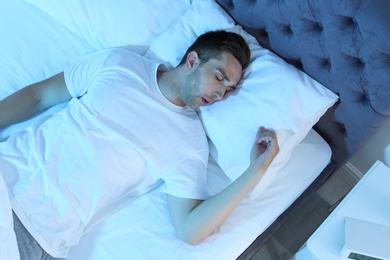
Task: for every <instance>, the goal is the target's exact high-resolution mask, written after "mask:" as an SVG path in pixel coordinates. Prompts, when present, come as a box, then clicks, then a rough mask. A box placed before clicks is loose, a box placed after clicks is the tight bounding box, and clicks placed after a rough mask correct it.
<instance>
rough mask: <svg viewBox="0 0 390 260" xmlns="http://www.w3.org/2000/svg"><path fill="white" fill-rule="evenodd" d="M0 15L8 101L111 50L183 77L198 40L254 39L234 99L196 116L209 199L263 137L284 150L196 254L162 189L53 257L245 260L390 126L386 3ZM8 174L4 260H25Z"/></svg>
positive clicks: (109, 6)
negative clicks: (218, 36)
mask: <svg viewBox="0 0 390 260" xmlns="http://www.w3.org/2000/svg"><path fill="white" fill-rule="evenodd" d="M1 2H2V8H1V10H0V19H1V23H0V34H1V36H2V41H1V42H0V47H1V48H0V49H1V56H2V60H1V62H0V68H1V69H0V71H1V73H0V86H1V87H0V99H2V98H4V97H6V96H8V95H10V94H11V93H13V92H15V91H16V90H18V89H20V88H22V87H24V86H26V85H28V84H31V83H34V82H37V81H39V80H43V79H45V78H47V77H49V76H51V75H54V74H56V73H58V72H60V71H62V69H63V65H64V63H65V62H66V61H67V60H69V59H72V58H74V57H77V56H80V55H84V54H88V53H91V52H94V51H98V50H102V49H105V48H114V47H118V48H126V49H129V50H131V51H133V52H136V53H138V54H140V55H144V56H146V57H147V58H150V59H154V60H158V61H160V62H161V63H164V65H165V66H166V67H168V68H169V67H174V66H175V65H177V64H178V62H179V59H180V58H181V56H182V55H183V53H184V51H185V49H186V48H187V47H188V46H189V44H190V43H191V42H192V41H193V40H194V39H195V38H196V37H197V36H198V35H200V34H202V33H203V32H205V31H209V30H217V29H224V30H229V31H233V32H236V33H239V34H241V35H242V36H243V37H244V38H245V39H246V41H247V42H248V45H249V46H250V48H251V51H252V58H251V64H250V66H249V67H248V69H247V70H246V71H245V73H244V75H243V80H242V82H241V83H240V85H241V87H240V88H239V90H238V91H237V92H236V93H233V94H232V95H230V96H229V97H228V98H227V99H226V100H224V101H223V102H219V103H217V104H214V105H213V106H210V107H207V108H203V109H201V111H200V118H201V120H202V122H203V125H204V128H205V131H206V133H207V135H208V137H209V141H210V142H209V144H210V159H209V165H208V176H207V182H208V190H209V193H210V195H213V194H215V193H217V192H218V191H220V190H221V189H223V188H224V187H226V186H227V185H228V184H229V183H230V182H231V181H233V180H234V179H235V178H237V177H238V175H239V173H240V172H242V169H244V168H245V167H246V166H247V165H248V159H247V158H248V156H247V155H248V152H249V148H248V146H250V144H251V142H252V139H253V136H254V135H253V133H254V131H256V130H255V129H256V127H257V126H258V125H259V124H263V125H266V126H270V127H273V128H274V129H275V130H276V132H277V135H278V139H279V142H280V147H281V151H280V153H279V155H278V157H277V158H275V161H274V162H273V164H272V165H271V167H270V169H269V170H267V172H266V175H265V176H264V178H263V179H262V180H261V182H259V184H258V185H257V186H256V187H255V188H254V189H253V190H252V191H251V192H250V193H249V194H248V196H247V197H246V198H245V199H244V200H243V201H242V202H241V204H240V205H239V207H238V208H237V209H236V210H235V211H234V212H233V214H232V215H231V216H230V217H229V218H228V219H227V220H226V221H225V223H224V224H223V225H221V226H220V227H219V228H218V229H217V230H215V231H214V232H213V233H212V234H211V236H210V237H209V238H207V239H206V240H205V241H204V242H203V243H201V244H200V245H198V246H190V245H188V244H185V243H184V242H182V241H181V240H179V239H178V238H177V237H176V235H175V232H174V229H173V226H172V223H171V220H170V217H169V213H168V210H167V207H166V202H165V195H164V194H163V193H161V192H160V191H159V189H158V188H157V189H155V190H152V191H150V192H148V193H147V194H144V195H142V196H139V197H136V198H134V197H129V196H127V197H126V196H124V197H121V198H118V200H117V201H116V202H115V203H113V204H112V206H111V207H110V208H107V209H106V210H105V211H103V212H100V214H99V215H96V216H94V217H93V218H92V219H90V220H89V222H88V224H87V225H86V226H85V227H84V229H83V231H82V234H81V235H80V239H79V240H78V241H75V242H74V243H73V244H72V245H68V246H64V247H62V248H60V249H58V251H60V252H63V253H64V255H66V258H67V259H94V260H96V259H129V258H131V259H237V258H239V259H249V258H250V257H251V256H252V255H253V254H254V252H256V251H257V250H258V249H259V248H261V246H263V245H264V243H265V242H266V241H267V239H269V238H270V237H271V236H272V234H273V233H274V232H275V231H276V230H277V229H278V228H279V227H280V225H282V224H283V223H284V222H285V221H286V220H287V219H288V218H289V217H290V216H291V214H292V212H293V211H294V209H296V208H297V206H298V205H300V204H301V203H302V202H303V201H304V200H305V198H307V196H308V195H309V194H310V193H312V192H314V191H315V190H316V189H318V188H319V187H320V186H321V184H323V182H324V181H325V180H326V179H327V178H328V177H329V176H330V175H331V174H332V173H334V172H335V171H336V170H337V169H338V168H340V167H341V166H342V165H343V164H344V163H345V162H347V160H348V159H349V158H350V157H351V156H353V154H354V153H355V152H356V151H357V150H358V149H359V148H360V147H361V146H362V145H363V144H364V143H366V142H367V141H368V140H369V139H370V137H371V136H373V135H374V134H375V133H376V132H377V131H378V129H379V128H380V127H381V126H382V125H383V124H384V122H385V121H386V120H388V119H389V116H390V103H389V102H388V100H389V98H390V89H389V84H390V73H389V72H390V69H389V68H390V44H389V42H388V40H387V39H390V31H389V30H388V29H387V28H388V25H390V21H389V18H388V15H387V14H388V13H389V11H390V4H389V2H387V1H384V0H383V1H379V0H377V1H367V0H366V1H353V2H351V1H321V2H318V1H303V0H302V1H301V0H299V1H294V2H292V1H253V0H248V1H233V0H229V1H224V0H219V1H218V2H215V1H214V0H192V1H190V0H177V1H175V6H172V4H170V3H169V1H161V0H159V1H157V0H156V1H141V0H139V1H123V0H122V1H121V0H116V1H106V0H99V1H96V2H94V3H88V1H87V0H82V1H80V0H79V1H65V0H57V1H44V0H27V1H22V0H14V1H1ZM65 106H66V104H61V105H58V106H56V107H53V108H52V109H50V110H48V111H46V112H45V113H43V114H41V115H39V116H37V117H35V118H32V119H31V120H28V121H26V122H23V123H20V124H18V125H14V126H12V127H9V128H7V129H2V130H1V132H0V138H1V140H2V141H3V143H8V144H7V145H12V143H11V144H9V143H10V141H9V140H11V139H10V138H9V137H10V136H14V135H17V134H18V133H19V132H21V131H23V130H24V129H26V128H28V127H31V126H33V125H39V124H40V122H42V121H43V120H47V119H49V118H50V117H51V115H53V114H54V113H56V112H58V111H60V110H61V109H63V108H64V107H65ZM254 118H255V120H254ZM221 129H224V131H223V133H222V134H221ZM232 136H234V137H235V138H232ZM308 162H310V163H308ZM0 172H1V173H2V175H0V177H1V178H0V196H1V201H2V203H1V211H0V231H1V232H0V234H1V241H2V242H1V244H0V258H1V259H18V257H19V255H18V251H17V245H16V240H15V235H14V232H13V229H12V213H11V212H12V210H11V208H12V207H15V205H13V202H12V191H11V192H10V191H8V190H7V188H6V187H5V185H4V180H3V178H7V176H5V175H6V172H4V171H2V169H1V168H0ZM27 217H28V216H27Z"/></svg>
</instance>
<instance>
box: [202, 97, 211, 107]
mask: <svg viewBox="0 0 390 260" xmlns="http://www.w3.org/2000/svg"><path fill="white" fill-rule="evenodd" d="M202 105H203V106H207V105H210V102H209V101H207V100H206V99H205V98H203V97H202Z"/></svg>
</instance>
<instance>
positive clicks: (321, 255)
mask: <svg viewBox="0 0 390 260" xmlns="http://www.w3.org/2000/svg"><path fill="white" fill-rule="evenodd" d="M347 218H351V219H357V220H358V221H365V222H369V223H371V224H374V225H382V226H384V229H385V232H386V228H387V227H390V169H389V168H388V167H386V166H385V165H384V164H383V163H382V162H380V161H377V162H376V163H375V164H374V165H373V166H372V167H371V169H370V170H369V171H368V172H367V173H366V174H365V175H364V176H363V178H362V179H361V180H360V181H359V183H358V184H357V185H356V186H355V187H354V188H353V189H352V190H351V191H350V192H349V193H348V195H347V196H346V197H345V198H344V199H343V200H342V202H341V203H340V204H339V205H338V206H337V207H336V209H335V210H333V212H332V213H331V214H330V215H329V216H328V218H327V219H326V220H325V221H324V222H323V223H322V224H321V226H320V227H319V228H318V229H317V230H316V231H315V232H314V234H313V235H312V236H311V237H310V238H309V240H308V241H307V250H308V251H310V252H311V253H312V254H313V256H315V257H316V258H318V259H321V260H322V259H324V260H333V259H343V258H342V256H343V249H345V250H346V249H348V245H356V243H357V242H358V241H355V242H353V241H347V247H346V248H344V245H345V242H346V241H345V239H346V233H345V221H346V219H347ZM347 221H348V222H349V221H350V220H347ZM352 222H353V220H352ZM352 222H351V223H352ZM351 223H349V224H351ZM355 224H356V223H355ZM366 224H367V223H366ZM352 225H354V224H352ZM368 225H370V224H368ZM376 227H377V226H376ZM347 228H348V227H347ZM359 228H364V227H359ZM347 232H348V231H347ZM362 232H364V231H362ZM347 239H348V235H347ZM355 239H359V238H358V237H355ZM362 239H364V240H365V239H366V238H364V237H363V238H362ZM377 239H378V240H377ZM381 239H385V241H381V240H380V238H378V237H371V238H369V239H367V240H366V241H369V242H367V243H371V244H369V245H371V246H372V245H373V244H374V243H377V242H378V245H379V243H384V244H386V245H389V246H388V247H390V236H387V237H384V238H381ZM351 242H352V244H350V243H351ZM362 249H363V250H364V248H360V251H359V252H356V253H358V254H356V255H348V256H347V258H344V259H375V258H363V257H362V256H364V253H366V254H367V255H366V256H370V257H375V256H374V255H368V253H369V252H368V251H362ZM366 249H367V250H368V249H369V247H368V248H366ZM386 250H387V248H386V249H384V251H383V252H384V253H386V252H388V251H386ZM377 253H380V252H377ZM315 257H313V259H315ZM348 257H349V258H348ZM359 257H361V258H359ZM382 259H387V258H385V255H382Z"/></svg>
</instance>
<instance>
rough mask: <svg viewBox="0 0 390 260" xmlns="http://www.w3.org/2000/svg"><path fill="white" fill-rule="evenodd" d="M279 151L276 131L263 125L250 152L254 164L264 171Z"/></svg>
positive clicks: (256, 167)
mask: <svg viewBox="0 0 390 260" xmlns="http://www.w3.org/2000/svg"><path fill="white" fill-rule="evenodd" d="M278 153H279V145H278V140H277V138H276V134H275V131H274V130H272V129H269V128H265V127H263V126H261V127H260V128H259V130H258V131H257V135H256V140H255V143H254V144H253V146H252V150H251V154H250V160H251V164H252V166H253V167H254V168H255V169H259V170H262V172H263V173H264V172H265V171H266V170H267V168H268V166H269V165H270V164H271V162H272V160H273V159H274V158H275V156H276V155H277V154H278Z"/></svg>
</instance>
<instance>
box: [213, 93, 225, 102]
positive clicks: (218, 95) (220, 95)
mask: <svg viewBox="0 0 390 260" xmlns="http://www.w3.org/2000/svg"><path fill="white" fill-rule="evenodd" d="M213 96H214V101H219V100H222V98H223V96H224V93H221V92H219V91H215V92H214V93H213Z"/></svg>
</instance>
